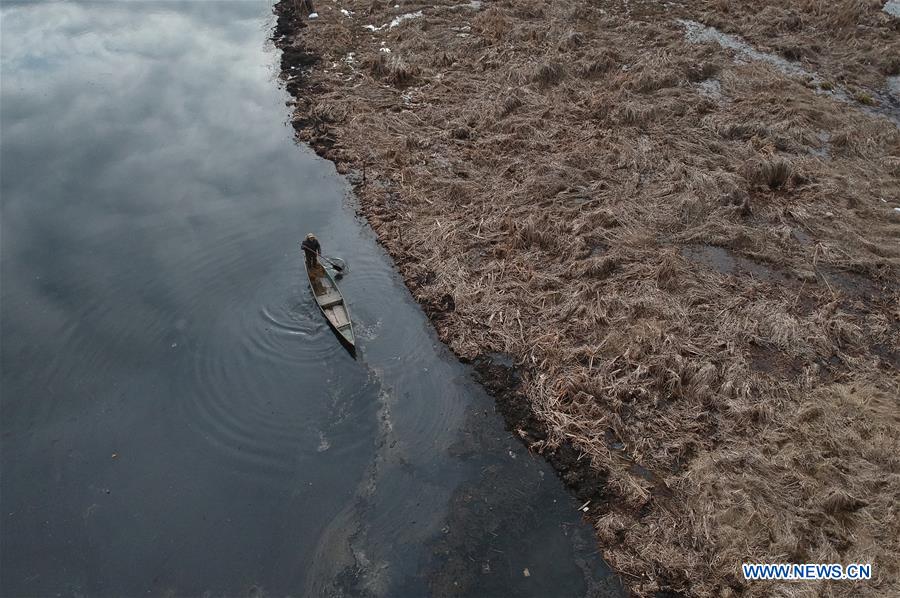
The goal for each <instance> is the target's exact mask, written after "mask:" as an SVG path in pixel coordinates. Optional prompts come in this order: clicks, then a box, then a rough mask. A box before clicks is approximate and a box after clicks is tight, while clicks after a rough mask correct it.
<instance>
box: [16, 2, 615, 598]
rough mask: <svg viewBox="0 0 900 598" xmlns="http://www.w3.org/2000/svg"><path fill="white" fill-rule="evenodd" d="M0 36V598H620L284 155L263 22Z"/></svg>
mask: <svg viewBox="0 0 900 598" xmlns="http://www.w3.org/2000/svg"><path fill="white" fill-rule="evenodd" d="M2 10H3V19H2V26H3V31H2V44H3V45H2V70H3V78H2V88H0V92H2V104H0V119H2V129H3V143H2V147H0V152H2V160H0V163H2V177H0V178H2V211H3V214H2V215H3V218H2V261H0V267H2V287H0V293H2V295H0V298H2V305H0V309H2V312H0V325H2V346H0V365H2V395H0V408H2V416H3V417H2V423H0V425H2V452H0V468H2V473H3V476H2V492H0V507H2V509H0V514H2V517H3V519H2V528H3V534H2V537H0V570H2V571H3V575H2V578H0V594H3V595H52V594H63V595H88V596H121V595H137V594H144V593H149V594H152V595H158V594H174V595H201V594H203V593H204V592H208V593H210V594H212V595H295V596H301V595H348V596H421V595H426V594H428V593H432V594H436V595H470V596H492V595H495V596H501V595H510V594H516V595H532V596H546V595H551V594H552V595H555V596H584V595H616V594H618V593H619V591H620V590H619V588H620V586H619V583H618V581H617V580H616V579H615V578H614V577H611V576H610V575H609V571H608V569H607V568H606V566H605V565H604V563H603V562H602V560H601V559H600V557H599V555H598V549H597V547H596V544H595V539H594V536H593V533H592V529H591V528H590V526H589V525H587V524H586V523H584V522H583V521H582V520H581V518H580V516H579V513H578V511H577V508H578V507H579V506H580V505H577V504H575V501H574V499H573V498H572V497H571V496H570V495H569V494H568V493H567V492H566V491H565V489H564V488H563V486H562V484H561V482H560V481H559V480H558V479H557V478H556V476H555V475H554V473H553V471H552V470H551V469H550V468H549V466H547V464H546V463H544V462H543V460H541V459H540V458H535V457H532V456H531V455H529V454H528V452H527V451H526V450H525V449H524V447H523V446H522V445H521V443H520V442H519V441H518V440H517V439H516V438H514V437H513V436H512V435H511V434H510V433H509V432H507V431H506V430H504V429H503V425H502V423H501V420H500V418H499V416H498V415H497V414H496V413H495V412H494V406H493V402H492V401H491V399H490V398H489V397H487V396H486V395H485V394H484V392H483V391H482V389H481V388H480V387H479V386H477V385H475V384H474V383H473V382H472V379H471V372H470V370H469V368H467V367H464V366H462V365H461V364H460V363H459V362H458V361H457V360H456V359H455V358H454V357H453V356H452V355H451V354H449V352H448V351H447V350H446V349H445V348H444V347H443V346H442V345H441V344H440V343H439V342H438V340H437V338H436V336H435V334H434V332H433V330H432V328H431V326H430V325H429V323H428V322H427V320H426V318H425V316H424V314H423V313H422V312H421V310H420V309H419V308H418V306H417V305H416V304H415V303H414V301H413V300H412V298H411V297H410V295H409V293H408V292H407V290H406V288H405V287H404V286H403V285H402V282H401V280H400V279H399V277H398V276H397V275H396V273H395V271H394V269H393V267H392V264H391V262H390V261H389V259H388V258H387V257H386V256H385V255H384V253H383V252H382V251H381V250H380V248H379V247H378V245H377V244H376V241H375V239H374V236H373V234H372V232H371V231H370V230H369V229H368V227H367V226H366V225H365V224H364V223H362V222H360V221H359V220H358V219H357V218H356V217H355V216H354V212H353V202H352V198H351V197H350V193H349V188H348V186H347V183H346V181H345V180H344V179H343V178H342V177H340V176H338V175H337V174H336V173H335V172H334V169H333V167H332V165H331V164H330V163H328V162H325V161H323V160H320V159H318V158H316V157H315V156H314V155H313V154H312V153H311V152H310V151H309V150H307V149H305V148H302V147H297V146H295V145H294V143H293V141H292V130H291V128H290V127H289V126H288V125H287V124H286V122H285V120H286V118H287V114H288V108H286V107H285V101H286V100H287V96H286V94H285V93H284V92H283V91H282V90H281V89H280V88H279V85H278V82H277V79H276V72H277V69H276V65H277V62H278V53H277V52H276V50H275V49H274V48H272V47H271V45H270V44H268V43H267V41H266V40H267V38H268V36H269V35H270V31H271V27H272V24H273V20H272V17H271V5H270V3H268V2H255V1H250V2H202V3H200V2H185V3H175V2H148V3H128V4H127V6H126V5H124V4H123V3H88V4H74V3H66V4H34V3H22V4H15V3H4V5H3V8H2ZM308 231H316V232H317V233H318V234H319V237H320V238H321V239H322V241H323V244H324V251H325V253H327V254H332V255H334V254H337V255H340V256H341V257H342V258H344V259H345V260H347V262H348V263H349V264H350V272H349V274H348V275H347V276H346V277H344V278H343V279H342V281H341V286H342V290H343V292H344V294H345V296H346V298H347V300H348V302H349V304H350V309H351V313H352V315H353V318H354V322H355V324H356V329H357V334H358V336H359V344H360V357H359V359H358V360H354V359H353V358H352V357H351V356H350V355H349V354H348V353H347V352H346V351H345V350H344V349H343V348H342V347H341V345H340V344H339V343H338V342H337V340H336V339H335V337H334V335H333V334H332V332H331V331H330V330H329V329H328V327H327V326H326V324H325V322H324V320H323V319H322V317H321V314H320V313H319V312H318V311H317V309H316V307H315V304H314V303H313V300H312V298H311V296H310V293H309V290H308V288H307V285H306V282H305V280H304V278H303V266H302V263H301V260H300V257H299V255H298V252H297V245H298V241H299V240H300V239H301V238H302V236H303V235H304V234H305V233H306V232H308ZM526 569H527V571H528V574H527V575H526V574H525V571H526Z"/></svg>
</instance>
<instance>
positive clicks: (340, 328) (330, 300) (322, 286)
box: [303, 259, 356, 356]
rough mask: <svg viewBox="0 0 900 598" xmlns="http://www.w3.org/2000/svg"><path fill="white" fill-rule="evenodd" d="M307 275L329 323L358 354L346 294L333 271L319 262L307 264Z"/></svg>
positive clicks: (344, 342)
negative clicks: (342, 291)
mask: <svg viewBox="0 0 900 598" xmlns="http://www.w3.org/2000/svg"><path fill="white" fill-rule="evenodd" d="M303 264H304V267H305V268H306V276H307V277H308V278H309V288H310V289H311V290H312V293H313V297H315V299H316V303H318V304H319V309H321V310H322V314H323V315H324V316H325V319H326V320H328V325H329V326H331V329H332V330H334V333H335V334H336V335H337V337H338V340H340V341H341V343H342V344H343V345H344V347H346V348H347V350H348V351H350V353H351V354H352V355H353V356H356V337H355V336H354V335H353V322H351V321H350V311H349V310H348V309H347V304H346V303H345V302H344V296H343V295H342V294H341V290H340V289H339V288H338V286H337V283H336V282H335V281H334V277H333V276H332V275H331V272H329V271H328V269H327V268H325V266H324V265H323V264H322V263H321V262H317V263H316V265H315V266H313V267H312V268H310V267H309V266H306V259H304V260H303Z"/></svg>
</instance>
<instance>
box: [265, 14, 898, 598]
mask: <svg viewBox="0 0 900 598" xmlns="http://www.w3.org/2000/svg"><path fill="white" fill-rule="evenodd" d="M769 5H771V8H770V9H767V10H768V12H769V13H770V15H775V16H778V15H781V16H783V17H784V19H783V20H785V22H787V21H788V20H790V19H789V16H790V15H789V14H788V13H787V12H785V14H784V15H782V14H781V13H780V12H779V13H778V15H776V12H777V11H782V10H783V11H788V10H789V9H787V8H782V7H780V5H778V4H776V3H774V2H773V3H769V4H767V6H769ZM803 6H804V7H805V8H803V7H801V8H797V7H793V8H791V9H790V10H793V11H799V13H801V14H800V19H801V21H802V22H803V23H805V24H804V25H803V26H802V27H799V28H797V29H796V30H792V33H791V35H793V36H794V38H792V40H793V41H794V42H797V41H798V40H800V41H802V40H805V42H809V43H812V42H813V38H814V37H815V36H817V35H820V32H821V28H822V27H825V23H827V20H828V18H829V17H828V16H827V15H828V14H830V13H828V11H826V10H825V9H824V8H821V9H820V8H819V7H818V4H816V3H810V4H809V5H808V6H807V5H803ZM317 8H318V9H319V15H320V18H319V19H318V20H316V21H312V22H309V23H306V22H305V21H304V20H303V19H302V16H301V15H295V14H294V13H293V4H292V3H288V2H282V3H280V4H279V5H278V8H277V10H278V12H279V25H278V29H277V31H276V35H277V36H278V43H279V45H280V46H281V47H282V48H283V49H284V50H285V53H284V59H283V76H284V78H285V81H286V84H287V86H288V89H289V90H290V91H291V93H292V94H293V95H294V97H295V99H296V106H295V113H294V119H293V123H294V127H295V129H296V130H297V133H298V138H299V139H301V140H303V141H306V142H308V143H309V144H310V145H311V146H312V147H313V148H315V149H316V151H317V152H319V153H320V154H322V155H323V156H326V157H327V158H329V159H331V160H333V161H335V163H336V164H337V165H338V168H339V169H340V170H341V171H343V172H347V173H349V174H350V175H351V177H353V180H355V181H356V193H357V195H358V196H359V199H360V203H361V206H362V210H363V212H364V215H365V216H366V218H367V219H368V220H369V222H370V223H371V225H372V226H373V228H374V229H375V231H376V232H377V233H378V235H379V240H380V242H381V243H382V244H383V245H384V246H385V247H386V248H387V250H388V251H389V252H390V253H391V255H392V256H393V257H394V259H395V262H396V264H397V265H398V268H399V269H400V271H401V273H402V274H403V276H404V278H405V280H406V282H407V284H408V286H409V287H410V289H411V290H412V291H413V293H414V295H415V296H416V299H417V300H418V301H419V302H420V304H421V305H422V306H423V307H424V308H425V310H426V312H427V313H428V315H429V317H430V318H431V320H432V322H433V323H434V325H435V328H436V329H437V331H438V333H439V334H440V336H441V338H442V340H444V341H445V342H446V343H447V344H448V345H449V346H450V347H451V348H452V349H453V350H454V351H455V352H456V353H457V354H458V355H459V356H460V357H462V358H463V359H466V360H470V361H472V362H474V363H475V364H476V366H477V368H478V371H479V373H480V374H481V376H482V379H483V380H482V381H483V383H484V384H485V386H486V387H488V388H489V390H491V391H492V392H493V394H494V396H495V397H496V398H497V401H498V405H499V406H500V410H501V411H502V412H503V413H504V416H505V417H506V419H507V423H508V426H509V428H510V430H511V431H513V432H514V433H515V434H517V435H518V436H520V437H521V438H522V440H523V442H525V443H526V444H527V445H528V446H529V447H530V448H531V449H532V450H533V451H535V452H538V453H542V454H544V455H545V456H546V457H547V458H548V459H549V460H550V462H551V463H553V464H554V466H555V467H556V468H557V470H559V471H560V474H561V476H562V477H563V479H565V480H566V482H567V483H568V484H569V485H570V486H571V487H572V488H573V489H574V490H575V492H576V494H578V496H579V497H581V498H583V501H584V503H585V507H586V508H587V511H586V513H587V516H589V517H590V518H591V520H592V521H593V522H594V525H595V528H596V530H597V534H598V539H599V543H600V546H601V547H602V549H603V551H604V556H605V557H606V559H607V561H608V562H610V563H611V564H612V565H613V566H614V567H615V568H616V569H617V571H618V572H620V573H621V574H622V577H623V579H624V580H625V581H626V583H628V584H629V585H630V587H631V589H632V590H633V591H634V592H635V593H636V594H639V595H651V594H653V593H654V592H657V591H669V592H683V593H686V594H690V595H709V594H720V595H729V594H735V593H742V594H747V595H751V596H753V595H760V596H762V595H768V594H771V593H772V592H773V591H779V588H776V587H775V584H767V583H755V584H748V583H746V582H744V580H743V579H741V578H739V577H738V571H739V564H740V563H741V562H744V561H752V560H758V561H779V560H780V561H787V560H794V561H797V562H806V561H813V562H814V561H822V562H845V563H847V562H854V561H865V562H868V561H874V562H876V563H881V565H879V566H880V567H881V569H880V571H881V574H879V576H878V578H877V579H876V580H873V581H872V582H871V583H869V584H867V585H865V586H852V587H851V586H847V585H845V586H841V585H828V586H815V587H812V586H810V587H809V588H808V589H809V592H810V595H818V594H820V593H823V592H824V593H831V594H836V595H843V594H848V593H853V594H867V593H868V594H870V595H876V594H880V593H884V592H887V591H890V590H893V589H895V588H896V583H897V582H896V579H897V574H898V573H900V571H897V567H896V563H895V560H894V559H892V558H891V555H892V554H895V553H896V551H897V550H898V549H900V546H898V545H897V541H896V537H897V534H884V533H883V530H897V529H900V521H898V518H897V515H896V513H894V512H893V511H892V509H891V506H890V505H892V504H893V503H894V502H895V501H896V497H897V496H900V479H898V477H897V475H896V472H897V470H898V462H897V460H896V457H895V455H896V454H898V452H900V450H898V449H900V432H898V428H900V423H898V420H897V417H896V412H897V408H898V405H897V399H896V397H897V396H898V394H900V392H898V390H900V375H898V371H897V368H896V352H895V351H893V350H891V349H889V348H890V347H896V346H897V345H898V343H900V313H898V312H897V309H896V305H897V301H898V299H900V285H898V282H897V281H898V275H900V250H898V249H897V248H898V246H900V245H898V240H900V191H898V190H900V178H898V177H900V134H898V128H897V126H896V125H895V123H894V122H893V121H892V120H891V114H890V113H881V112H879V111H878V110H874V109H873V108H874V107H878V108H881V106H875V105H874V102H877V101H878V100H877V99H878V98H879V97H886V96H883V95H878V94H881V93H882V92H881V90H882V89H883V88H884V86H885V81H886V77H887V76H888V74H889V73H890V72H891V69H890V68H888V67H890V65H887V67H885V68H882V67H880V66H879V67H877V68H874V67H871V65H869V66H867V65H868V62H867V61H868V60H869V59H868V58H867V56H869V55H868V54H866V53H865V52H862V53H859V52H857V50H858V49H859V48H860V47H862V46H863V45H864V43H867V42H866V40H875V39H881V37H883V36H884V35H886V34H889V33H890V31H892V29H890V28H891V27H894V25H893V24H892V23H893V22H892V21H889V20H885V19H884V18H882V17H881V16H872V15H870V14H869V12H865V13H864V14H863V13H860V14H863V16H860V17H859V22H858V23H857V24H856V25H855V26H854V27H855V28H854V27H850V26H848V28H847V29H846V31H847V32H848V33H847V35H845V36H844V37H842V38H841V39H837V40H835V41H834V42H833V44H831V45H830V46H829V47H828V48H827V51H824V50H823V51H822V52H821V54H822V56H823V57H820V58H818V59H816V60H812V59H809V58H808V57H803V56H801V57H799V58H797V57H794V56H790V57H788V58H784V56H785V53H784V52H782V53H781V56H782V58H784V60H787V61H788V62H791V63H792V64H793V63H797V64H796V65H794V66H795V67H796V68H794V67H791V68H785V69H782V68H778V67H779V66H780V65H781V62H778V61H776V60H771V59H768V58H766V56H768V55H769V54H767V53H768V52H770V51H771V49H770V48H768V47H764V46H758V47H754V46H753V44H754V43H756V40H758V39H760V37H759V34H758V32H756V31H755V30H754V29H753V27H750V26H749V25H748V26H743V25H742V24H741V23H742V21H741V20H740V19H737V20H735V23H734V24H733V27H730V28H729V29H727V31H728V33H729V34H731V35H733V36H735V37H734V39H737V38H738V37H739V38H740V39H741V40H743V41H742V42H741V44H744V45H742V46H740V48H741V51H740V52H736V51H735V50H734V48H729V47H728V45H727V44H725V45H723V44H721V43H717V42H715V41H714V40H703V39H699V40H698V39H691V38H690V36H689V35H688V34H687V33H688V32H686V30H685V27H684V26H683V24H682V23H683V22H685V21H686V20H690V21H692V22H697V23H703V24H704V26H709V25H715V26H717V27H720V28H721V29H723V30H725V29H724V28H725V25H724V24H723V23H724V22H725V21H728V17H727V14H728V13H727V11H728V10H739V7H734V8H733V7H731V4H730V3H722V2H719V3H710V4H709V5H707V4H701V5H697V6H694V5H681V4H678V3H668V4H664V5H663V4H660V3H655V2H654V3H649V2H648V3H643V2H634V1H631V2H624V3H616V2H612V3H601V4H595V3H586V2H579V1H569V2H565V1H564V2H554V3H546V2H539V1H532V2H491V3H480V2H472V3H455V2H454V3H421V2H407V3H403V4H399V5H396V6H395V5H394V4H388V3H374V4H373V3H363V2H356V1H352V0H346V1H340V2H328V3H325V4H322V5H320V6H317ZM716 11H719V12H716ZM804 11H806V12H804ZM823 11H824V12H823ZM877 11H880V8H878V9H877ZM715 15H719V16H720V17H721V18H720V20H719V21H717V20H716V19H714V18H712V17H714V16H715ZM823 15H824V16H823ZM869 17H871V19H870V18H869ZM888 17H889V15H888ZM773 18H774V17H773ZM779 18H781V17H780V16H779ZM866 19H867V20H866ZM812 24H815V27H813V25H812ZM804 36H806V37H804ZM871 43H874V42H871ZM842 44H844V45H842ZM746 48H752V51H751V50H747V49H746ZM839 54H840V55H842V56H844V57H845V58H846V57H848V56H856V57H857V58H854V59H853V60H857V59H858V63H859V65H860V67H859V69H858V75H853V76H846V77H843V79H841V78H840V77H838V76H837V73H838V71H839V70H840V69H839V67H838V66H835V64H836V63H835V62H834V61H833V60H832V59H831V58H828V56H837V55H839ZM826 55H827V56H826ZM756 57H762V59H757V58H756ZM801 67H802V68H801ZM870 67H871V68H870ZM879 69H881V70H879ZM847 72H848V73H851V74H852V73H853V72H856V70H854V69H848V70H847ZM805 73H815V75H814V76H811V75H807V74H805ZM831 81H835V82H836V83H835V86H837V85H838V84H839V85H840V86H841V89H845V90H847V91H846V93H845V96H846V97H836V95H837V94H833V93H830V92H831V90H829V89H823V82H824V84H825V86H826V87H827V85H828V83H829V82H831ZM866 90H869V91H870V92H871V93H867V92H866ZM876 91H877V93H875V92H876ZM887 108H890V107H887ZM876 570H879V569H876ZM781 589H783V588H781ZM800 591H801V593H802V592H804V591H806V589H802V590H800Z"/></svg>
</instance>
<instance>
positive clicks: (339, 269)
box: [319, 253, 345, 272]
mask: <svg viewBox="0 0 900 598" xmlns="http://www.w3.org/2000/svg"><path fill="white" fill-rule="evenodd" d="M319 259H323V260H325V261H326V262H328V263H329V264H331V267H332V268H334V269H335V270H337V271H338V272H343V271H344V268H345V266H342V265H340V264H335V263H334V260H337V261H340V262H343V260H342V259H340V258H337V257H332V258H327V257H325V256H324V255H322V254H321V253H320V254H319Z"/></svg>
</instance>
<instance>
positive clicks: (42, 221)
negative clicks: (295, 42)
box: [0, 1, 318, 361]
mask: <svg viewBox="0 0 900 598" xmlns="http://www.w3.org/2000/svg"><path fill="white" fill-rule="evenodd" d="M261 5H262V6H261ZM268 5H269V3H267V2H256V1H249V2H231V1H228V2H186V3H173V2H150V3H132V2H128V3H126V2H109V3H71V2H69V3H52V4H51V3H46V4H44V3H41V4H35V3H23V4H10V3H4V4H3V9H2V10H3V15H2V16H3V18H2V36H0V38H2V51H0V60H2V63H0V68H2V78H0V86H2V102H0V125H2V146H0V152H2V155H0V164H2V173H0V174H2V209H3V222H2V268H3V270H2V290H0V292H2V298H3V332H4V337H5V340H6V341H7V342H5V343H4V346H3V351H4V361H7V359H6V358H14V356H15V355H14V353H13V351H14V350H15V349H17V348H19V346H20V345H19V343H18V342H17V341H18V340H21V339H22V338H24V337H26V336H38V337H42V338H46V337H48V336H50V335H57V334H60V333H61V331H62V328H63V326H65V325H70V326H71V325H72V322H73V320H78V319H86V320H87V322H86V325H87V326H86V329H87V328H89V329H90V333H91V334H92V335H94V336H99V337H100V338H103V337H104V336H105V337H106V339H107V341H108V343H110V346H111V347H112V348H115V347H117V346H121V345H123V344H127V345H128V346H129V347H130V346H133V343H147V342H155V340H156V339H155V338H154V334H157V333H158V334H161V333H162V330H163V329H164V328H167V327H168V326H170V324H171V322H169V320H170V319H171V318H173V317H176V315H177V314H178V313H179V312H182V311H184V310H185V309H188V308H191V307H195V306H196V305H197V304H198V303H200V302H204V303H206V302H210V303H212V304H214V303H215V302H216V301H217V300H218V299H217V297H218V295H217V293H215V292H214V291H215V289H216V286H215V285H216V284H221V281H224V280H227V278H228V275H229V268H232V269H236V268H238V267H239V266H243V267H246V263H247V261H252V260H254V259H256V260H265V259H266V258H267V257H270V256H268V255H265V254H264V252H271V251H272V249H271V246H265V245H261V244H254V243H252V239H253V236H254V235H258V234H276V233H278V232H280V233H281V234H284V235H286V236H287V235H293V236H294V237H295V236H296V235H297V234H298V233H297V230H294V227H296V226H298V223H297V222H290V221H289V220H287V219H285V218H284V217H283V213H282V210H283V209H287V208H288V207H289V206H291V205H293V204H294V203H295V202H296V193H297V189H298V188H302V187H304V186H306V187H309V186H310V185H312V184H315V180H311V179H310V177H309V176H308V174H309V173H302V172H301V169H304V168H307V169H308V168H309V167H310V166H309V161H302V160H300V159H299V158H300V156H299V155H298V154H296V153H292V152H286V151H285V148H286V146H288V144H289V139H290V132H289V130H288V129H287V128H286V127H284V126H281V124H283V123H279V121H278V119H279V114H284V115H285V116H286V113H287V109H286V108H285V107H284V104H283V102H284V96H283V94H282V92H280V91H279V90H278V89H277V86H276V85H275V84H274V83H273V78H274V70H273V65H274V62H275V60H276V57H275V54H274V52H268V53H261V52H260V51H259V49H260V47H261V46H263V45H264V44H265V39H266V34H267V31H268V29H269V27H271V22H270V21H269V20H264V19H261V18H260V15H261V14H263V15H265V14H267V13H268V12H269V11H268ZM282 120H284V119H282ZM304 174H305V175H306V176H304ZM316 180H318V179H316ZM311 207H312V208H314V206H307V209H309V208H311ZM248 220H253V221H255V222H258V226H257V227H256V228H253V227H248V226H247V225H246V223H247V221H248ZM285 243H288V241H287V240H286V241H285ZM254 252H257V255H254ZM250 282H251V283H252V281H250ZM126 303H127V304H128V310H127V317H126V313H125V311H124V310H122V312H121V313H117V311H116V310H118V309H121V307H120V306H121V305H122V304H126ZM92 314H93V316H92ZM92 317H94V318H95V320H91V318H92ZM125 356H126V357H127V353H126V354H125Z"/></svg>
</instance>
